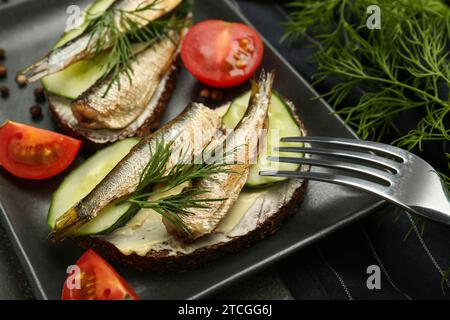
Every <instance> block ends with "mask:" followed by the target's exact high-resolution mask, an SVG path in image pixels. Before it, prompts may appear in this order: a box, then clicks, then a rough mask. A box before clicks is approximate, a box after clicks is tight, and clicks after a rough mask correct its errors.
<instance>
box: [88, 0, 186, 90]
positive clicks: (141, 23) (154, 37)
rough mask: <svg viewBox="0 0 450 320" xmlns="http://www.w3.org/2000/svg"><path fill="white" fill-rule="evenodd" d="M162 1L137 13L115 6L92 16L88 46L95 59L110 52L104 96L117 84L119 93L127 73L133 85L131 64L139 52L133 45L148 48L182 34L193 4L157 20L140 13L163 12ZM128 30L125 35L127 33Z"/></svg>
mask: <svg viewBox="0 0 450 320" xmlns="http://www.w3.org/2000/svg"><path fill="white" fill-rule="evenodd" d="M158 2H160V0H154V1H153V2H151V3H149V4H147V5H142V6H139V7H138V8H136V9H135V10H131V11H125V10H123V9H119V8H117V7H115V6H114V5H112V6H111V7H110V8H108V9H107V10H106V11H104V12H102V13H100V14H97V15H95V16H91V17H89V21H90V22H89V25H88V27H87V30H89V34H90V43H89V47H91V48H92V50H93V53H94V58H95V57H97V56H98V55H100V54H101V53H102V52H103V51H104V50H105V48H108V49H107V50H108V51H107V57H106V63H105V64H106V70H107V72H105V75H104V76H103V78H102V80H104V79H106V78H108V81H109V84H108V87H107V88H106V90H105V92H104V94H103V96H106V94H107V93H108V92H109V90H110V89H111V87H112V86H113V85H114V84H117V86H118V88H119V90H120V75H121V74H122V73H125V74H126V76H127V78H128V80H129V81H130V83H131V82H132V75H133V67H132V62H133V60H135V59H136V55H137V54H138V52H139V50H135V48H134V47H133V44H135V43H141V44H144V46H145V47H148V46H151V45H152V44H154V43H155V42H157V41H159V40H161V39H163V38H166V37H169V38H170V33H171V32H172V31H176V32H179V30H180V29H181V28H183V27H184V26H185V24H186V20H185V19H186V17H187V14H188V12H189V11H190V8H191V2H190V1H183V2H182V3H181V4H180V5H179V7H178V8H176V9H175V11H174V13H173V14H171V15H170V16H168V17H163V18H161V19H157V20H153V21H150V20H146V19H145V18H143V17H142V16H141V15H140V13H142V12H143V11H147V10H160V9H158V7H157V5H158ZM124 30H126V32H124Z"/></svg>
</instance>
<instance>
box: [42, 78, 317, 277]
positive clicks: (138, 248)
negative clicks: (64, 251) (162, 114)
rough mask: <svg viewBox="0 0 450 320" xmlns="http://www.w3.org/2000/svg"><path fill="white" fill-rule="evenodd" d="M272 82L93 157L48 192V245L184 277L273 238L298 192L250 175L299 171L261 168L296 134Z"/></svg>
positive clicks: (301, 189)
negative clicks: (70, 243) (75, 247)
mask: <svg viewBox="0 0 450 320" xmlns="http://www.w3.org/2000/svg"><path fill="white" fill-rule="evenodd" d="M273 80H274V76H273V74H272V73H265V72H264V71H263V72H262V73H261V74H260V77H259V80H258V81H254V82H253V84H252V89H251V91H250V92H248V93H246V94H244V95H242V96H240V97H239V98H237V99H236V100H234V101H233V102H231V103H227V104H226V105H224V106H223V107H221V108H219V109H215V110H213V109H210V108H208V107H206V106H205V105H203V104H200V103H192V104H190V105H189V106H188V107H187V108H186V109H185V110H184V112H182V113H181V114H180V115H179V116H177V117H176V118H175V119H173V120H172V121H171V122H169V123H167V124H166V125H164V126H163V127H162V128H160V129H159V130H158V131H156V132H154V133H151V134H149V135H147V136H145V137H143V138H142V139H139V138H130V139H125V140H123V141H120V142H117V143H115V144H112V145H111V146H108V147H107V148H105V149H103V150H101V151H99V152H97V153H96V154H95V155H93V156H92V157H91V158H90V159H88V160H87V161H86V162H85V163H83V164H82V165H81V166H80V167H78V168H77V169H75V170H74V171H73V172H72V173H71V174H70V175H69V176H67V177H66V178H65V180H64V181H63V183H62V184H61V186H60V187H59V188H58V189H57V191H56V192H55V194H54V196H53V200H52V203H51V207H50V210H49V214H48V224H49V226H50V227H51V228H52V230H53V233H52V236H53V239H54V240H55V241H61V240H63V239H65V238H67V237H70V238H73V239H74V240H75V241H76V242H77V243H78V244H80V245H81V246H84V247H91V248H94V249H95V251H96V252H98V253H100V254H101V255H103V256H104V257H106V258H110V259H114V260H117V261H120V262H121V263H124V264H127V265H130V266H132V267H134V268H137V269H139V270H156V269H162V270H187V269H190V268H193V267H197V266H199V265H202V264H203V263H205V262H207V261H209V260H211V259H213V258H215V257H218V256H220V255H223V254H225V253H227V252H231V251H235V250H237V249H239V248H241V247H243V246H247V245H249V244H250V243H251V242H252V241H255V240H257V239H261V238H264V237H265V236H267V235H270V234H272V233H274V232H275V231H276V230H277V229H278V228H279V226H280V224H281V223H282V221H283V220H284V219H285V218H286V217H288V216H290V215H292V214H294V213H295V212H296V208H297V207H298V205H299V203H300V201H301V200H302V198H303V195H304V193H305V188H306V182H305V181H303V180H300V179H296V180H286V179H284V178H272V177H262V176H260V175H259V171H261V170H262V169H279V170H308V169H309V168H308V167H306V166H299V165H296V164H286V163H284V164H279V163H273V162H268V161H267V157H268V156H273V155H275V151H273V148H274V147H276V146H279V145H280V142H279V141H280V140H279V139H280V137H284V136H301V135H305V134H306V132H305V130H304V128H303V126H302V124H301V122H300V121H299V119H298V118H297V116H296V115H295V114H294V111H293V105H292V104H291V103H290V102H287V101H286V100H284V99H283V98H281V97H280V96H279V95H278V94H277V93H275V92H272V84H273ZM283 144H284V143H283ZM276 155H278V154H276Z"/></svg>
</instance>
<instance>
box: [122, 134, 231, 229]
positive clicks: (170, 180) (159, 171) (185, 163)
mask: <svg viewBox="0 0 450 320" xmlns="http://www.w3.org/2000/svg"><path fill="white" fill-rule="evenodd" d="M173 143H174V142H173V141H171V142H168V143H166V142H164V140H161V141H158V142H157V143H156V144H155V145H154V146H153V145H149V148H150V154H151V156H150V160H149V162H148V163H147V165H146V166H145V168H144V170H143V172H142V175H141V177H140V180H139V184H138V186H137V187H136V190H135V191H134V193H133V194H132V195H131V196H130V197H128V198H127V199H126V200H124V201H125V202H129V203H131V204H134V205H137V206H139V207H140V208H147V209H153V210H154V211H156V212H157V213H159V214H160V215H162V216H163V217H164V218H165V219H167V220H168V221H170V222H171V223H172V224H173V225H174V226H175V227H176V228H177V229H178V230H180V231H183V232H188V229H187V227H186V226H185V225H184V223H183V220H182V219H181V218H180V216H183V215H191V214H193V212H192V209H204V208H207V203H211V202H217V201H224V200H226V199H215V198H205V199H203V198H201V196H202V195H204V194H206V193H208V190H197V189H195V188H186V189H184V190H182V191H181V193H178V194H175V195H169V196H163V197H162V198H159V199H157V200H155V198H157V196H158V195H163V194H165V193H167V192H168V191H171V190H173V189H175V188H177V187H179V186H181V185H183V184H185V183H186V182H189V181H193V180H196V179H214V176H215V175H216V174H219V173H232V172H233V171H232V170H230V169H229V166H230V165H229V164H227V163H226V161H224V159H225V158H226V157H227V156H228V154H229V152H225V153H224V154H223V155H222V157H221V158H219V160H218V161H216V162H213V163H209V162H206V161H204V158H203V155H204V153H205V150H206V148H207V147H205V149H204V150H203V151H202V152H201V154H200V155H198V156H197V157H196V158H195V159H191V156H188V153H187V151H183V150H181V151H180V152H179V154H178V159H177V163H174V164H170V161H171V160H172V159H171V156H172V155H173V152H174V151H173ZM234 150H235V149H233V151H231V152H234ZM172 161H173V160H172ZM155 184H164V188H162V189H161V190H152V187H153V186H154V185H155Z"/></svg>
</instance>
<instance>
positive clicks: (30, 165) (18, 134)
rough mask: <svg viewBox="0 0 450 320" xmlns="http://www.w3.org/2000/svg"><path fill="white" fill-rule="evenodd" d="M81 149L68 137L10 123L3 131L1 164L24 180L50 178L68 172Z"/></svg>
mask: <svg viewBox="0 0 450 320" xmlns="http://www.w3.org/2000/svg"><path fill="white" fill-rule="evenodd" d="M80 146H81V141H79V140H76V139H73V138H70V137H67V136H65V135H62V134H59V133H55V132H52V131H48V130H43V129H39V128H34V127H30V126H27V125H24V124H20V123H15V122H11V121H7V122H6V123H5V124H4V125H3V126H2V127H1V128H0V165H1V166H3V168H5V169H6V170H7V171H9V172H10V173H11V174H13V175H15V176H17V177H20V178H25V179H33V180H41V179H46V178H50V177H53V176H55V175H57V174H58V173H60V172H62V171H63V170H64V169H66V168H67V167H68V166H69V165H70V164H71V163H72V162H73V160H74V159H75V157H76V156H77V154H78V151H79V150H80Z"/></svg>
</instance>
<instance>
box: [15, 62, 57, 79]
mask: <svg viewBox="0 0 450 320" xmlns="http://www.w3.org/2000/svg"><path fill="white" fill-rule="evenodd" d="M49 70H50V63H49V57H48V56H47V57H45V58H43V59H42V60H40V61H38V62H37V63H35V64H33V65H31V66H29V67H28V68H26V69H25V70H23V71H22V72H21V74H23V75H24V76H25V77H27V80H28V82H34V81H37V80H39V79H41V78H43V77H45V76H46V75H48V74H49Z"/></svg>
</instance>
